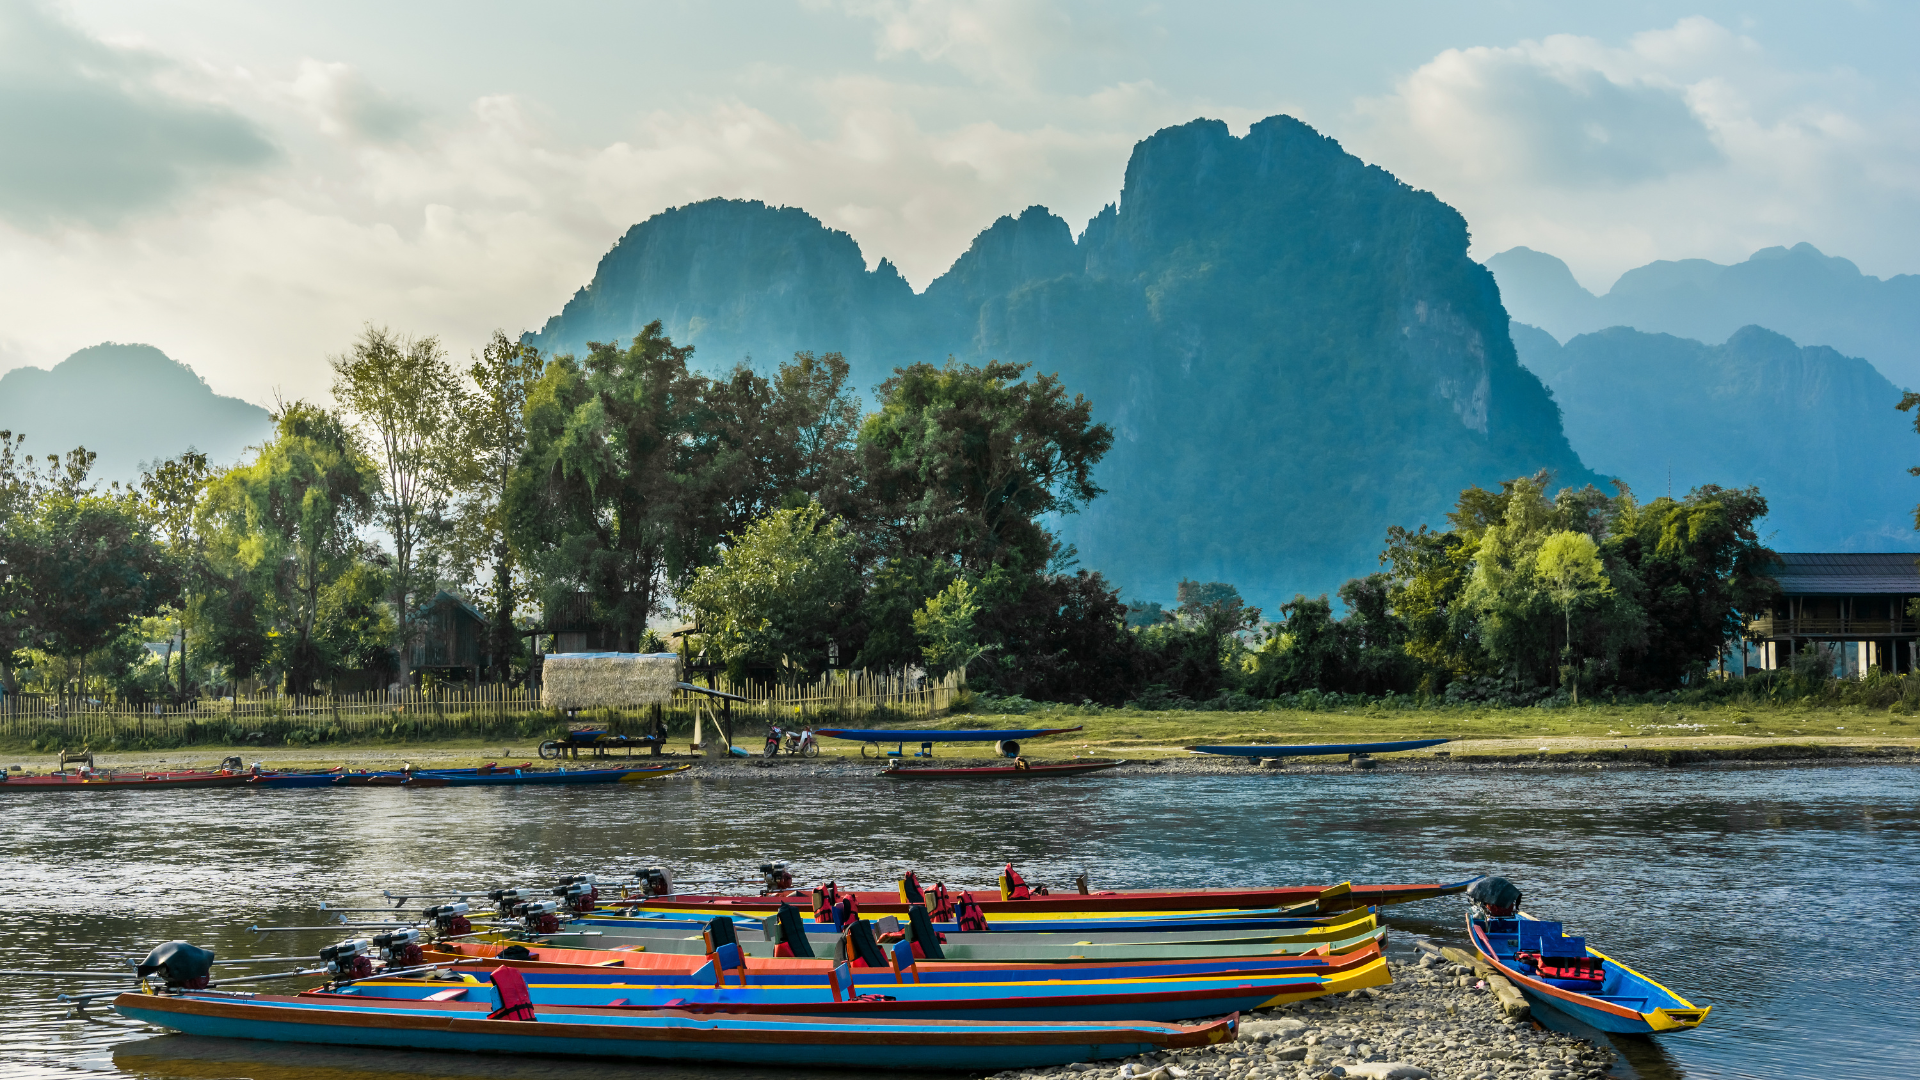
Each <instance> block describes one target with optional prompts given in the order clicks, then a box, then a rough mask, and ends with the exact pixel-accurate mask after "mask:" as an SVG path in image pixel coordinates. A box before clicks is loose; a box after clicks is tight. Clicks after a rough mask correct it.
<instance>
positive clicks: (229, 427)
mask: <svg viewBox="0 0 1920 1080" xmlns="http://www.w3.org/2000/svg"><path fill="white" fill-rule="evenodd" d="M271 427H272V422H271V420H270V419H269V417H268V414H267V410H265V409H263V408H261V407H260V406H258V405H254V404H252V403H251V402H246V401H242V400H240V399H239V398H232V397H225V396H223V395H220V394H216V393H214V391H213V389H212V388H211V387H209V386H208V385H207V383H206V381H205V380H204V379H202V378H201V377H200V376H198V375H196V374H195V373H194V371H193V369H192V368H190V367H188V366H187V365H186V364H183V363H181V362H180V361H178V360H175V359H173V358H171V357H169V356H168V355H167V354H166V353H164V352H161V351H160V350H159V349H156V348H154V347H153V346H151V345H136V344H119V343H116V342H105V343H103V344H100V345H94V346H92V347H90V348H85V349H81V350H80V351H78V352H76V353H74V354H73V355H71V356H69V357H67V358H66V359H65V360H62V361H61V362H60V363H58V364H56V365H54V366H53V368H52V369H51V370H48V369H45V368H31V367H26V368H14V369H13V370H11V371H8V372H7V373H6V374H4V375H0V430H8V431H12V432H14V433H15V434H17V435H18V434H24V435H26V437H27V442H26V446H25V450H26V452H27V453H30V454H33V455H35V456H36V457H37V456H40V455H43V454H50V453H57V454H65V453H66V452H67V451H68V450H71V449H73V448H74V447H76V446H85V447H86V448H87V449H89V450H91V451H93V452H94V453H96V454H98V455H100V456H99V459H98V460H97V461H96V462H95V464H94V475H95V476H96V477H99V478H101V479H104V480H119V481H122V482H130V481H132V480H134V479H136V478H137V477H138V476H139V473H140V465H141V463H143V462H153V461H158V460H162V459H165V458H169V457H173V456H175V455H177V454H179V453H181V452H182V451H184V450H187V449H189V448H191V449H197V450H199V451H201V452H203V453H205V454H206V455H207V457H208V458H209V460H210V461H212V463H213V464H215V465H231V464H233V463H234V462H235V461H238V460H239V459H240V457H241V456H242V455H243V454H244V453H245V451H246V448H247V447H248V446H251V445H256V444H258V443H259V442H261V441H262V440H264V439H265V438H266V437H267V433H268V431H269V429H270V428H271Z"/></svg>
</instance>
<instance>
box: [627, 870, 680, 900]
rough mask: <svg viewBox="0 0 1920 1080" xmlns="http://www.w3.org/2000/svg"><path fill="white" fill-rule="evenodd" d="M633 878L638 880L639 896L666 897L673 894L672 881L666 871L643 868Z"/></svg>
mask: <svg viewBox="0 0 1920 1080" xmlns="http://www.w3.org/2000/svg"><path fill="white" fill-rule="evenodd" d="M635 876H636V877H638V878H639V879H640V895H641V896H645V897H653V896H666V895H668V894H669V893H671V892H673V879H672V878H671V877H668V876H667V872H666V870H665V869H663V868H661V867H658V866H648V867H644V868H642V869H641V870H640V872H639V873H638V874H636V875H635Z"/></svg>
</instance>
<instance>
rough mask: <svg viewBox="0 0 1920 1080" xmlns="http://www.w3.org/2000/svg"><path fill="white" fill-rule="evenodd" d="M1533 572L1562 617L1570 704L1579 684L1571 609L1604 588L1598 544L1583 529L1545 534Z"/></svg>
mask: <svg viewBox="0 0 1920 1080" xmlns="http://www.w3.org/2000/svg"><path fill="white" fill-rule="evenodd" d="M1534 573H1535V574H1536V575H1538V577H1539V579H1540V581H1541V583H1542V584H1543V585H1544V586H1545V587H1546V590H1547V596H1548V597H1549V598H1550V599H1551V600H1552V601H1553V602H1554V603H1555V604H1558V605H1559V606H1560V613H1561V617H1562V618H1563V619H1565V621H1566V635H1567V636H1566V644H1565V645H1563V646H1562V647H1561V649H1562V655H1563V656H1564V657H1565V658H1566V677H1565V678H1563V679H1562V682H1563V683H1564V684H1568V685H1570V686H1571V688H1572V691H1573V701H1574V704H1576V705H1577V704H1579V703H1580V684H1579V682H1578V680H1576V679H1574V678H1573V677H1572V676H1573V671H1574V663H1575V658H1574V655H1573V609H1574V606H1575V605H1577V604H1583V603H1585V602H1587V601H1588V600H1589V599H1591V598H1592V597H1595V596H1599V595H1604V594H1605V593H1606V592H1607V591H1608V585H1607V570H1606V567H1604V566H1602V565H1601V563H1600V547H1599V545H1597V544H1595V543H1594V542H1593V537H1591V536H1588V535H1587V534H1586V533H1583V532H1557V533H1554V534H1553V535H1552V536H1549V537H1547V538H1546V540H1545V541H1544V542H1542V543H1541V545H1540V550H1539V553H1538V554H1536V555H1535V556H1534Z"/></svg>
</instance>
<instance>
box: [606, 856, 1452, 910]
mask: <svg viewBox="0 0 1920 1080" xmlns="http://www.w3.org/2000/svg"><path fill="white" fill-rule="evenodd" d="M1012 870H1013V868H1012V867H1011V866H1009V867H1007V872H1004V873H1003V874H1002V877H1001V880H1002V884H1001V891H1000V897H999V898H994V899H982V900H979V901H978V903H979V906H980V909H981V911H982V912H983V913H984V914H986V915H987V916H989V917H990V918H992V919H993V920H996V921H998V920H1007V921H1019V920H1023V919H1061V918H1069V919H1088V918H1098V917H1100V916H1102V915H1107V914H1115V913H1119V914H1126V915H1130V916H1139V915H1142V914H1148V913H1152V914H1158V915H1164V916H1175V915H1186V916H1192V915H1196V914H1200V913H1208V914H1225V915H1233V914H1237V913H1239V912H1241V911H1244V910H1246V909H1271V908H1286V907H1297V906H1300V905H1311V906H1312V908H1313V910H1315V911H1318V912H1322V913H1326V912H1335V911H1346V910H1348V909H1350V908H1362V907H1374V906H1379V905H1385V904H1403V903H1407V902H1408V901H1412V900H1426V899H1429V898H1432V897H1436V896H1447V895H1451V894H1454V893H1461V892H1465V891H1466V889H1467V886H1468V885H1469V884H1470V883H1471V880H1472V879H1469V880H1467V881H1459V882H1454V883H1451V884H1437V883H1436V884H1415V885H1355V884H1353V883H1351V882H1342V883H1341V884H1338V885H1331V886H1318V885H1296V886H1277V887H1270V888H1253V889H1127V890H1118V889H1113V890H1101V891H1098V892H1088V893H1062V894H1059V895H1046V894H1042V893H1040V892H1038V891H1037V890H1032V889H1030V888H1029V887H1028V886H1027V883H1026V882H1025V881H1024V880H1023V879H1020V878H1019V877H1018V875H1017V874H1014V873H1012ZM1010 879H1011V880H1010ZM837 895H838V896H841V897H845V896H851V897H853V899H854V901H855V903H856V905H857V906H858V910H859V913H860V914H861V916H862V917H865V918H874V917H877V916H880V915H895V916H904V915H905V914H906V913H907V908H908V906H909V904H910V903H919V902H924V901H909V900H908V899H906V898H904V897H902V896H901V895H900V894H899V893H890V892H868V891H852V890H838V891H837ZM781 904H795V905H799V906H804V907H806V908H808V909H809V910H817V909H818V907H819V905H818V904H816V903H814V897H813V895H812V893H811V892H810V891H808V890H801V889H789V890H783V891H779V892H773V893H762V894H760V895H758V896H727V895H720V894H708V893H675V894H673V895H670V896H665V897H655V898H652V899H643V900H641V901H639V902H637V903H630V904H628V905H627V906H630V907H631V908H633V909H634V910H637V911H643V912H651V913H657V914H682V915H699V916H703V917H711V916H713V915H718V914H722V913H731V912H749V913H752V914H753V915H754V916H755V917H757V918H764V917H766V916H768V915H771V914H773V912H774V911H775V910H777V909H778V908H779V906H780V905H781Z"/></svg>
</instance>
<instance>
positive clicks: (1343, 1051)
mask: <svg viewBox="0 0 1920 1080" xmlns="http://www.w3.org/2000/svg"><path fill="white" fill-rule="evenodd" d="M1429 948H1430V946H1429ZM1388 966H1389V968H1390V970H1391V971H1392V973H1393V983H1392V984H1391V985H1388V986H1378V987H1371V988H1369V989H1365V990H1355V991H1353V992H1351V993H1348V994H1344V995H1341V996H1339V997H1336V998H1322V999H1319V1000H1315V1001H1305V1002H1299V1003H1296V1004H1292V1005H1285V1006H1281V1007H1279V1008H1276V1009H1263V1010H1261V1011H1259V1012H1255V1013H1248V1014H1246V1015H1244V1016H1242V1017H1241V1020H1240V1037H1239V1038H1238V1039H1237V1040H1236V1041H1234V1042H1229V1043H1222V1044H1220V1045H1218V1046H1209V1047H1203V1048H1199V1049H1192V1050H1179V1051H1174V1052H1172V1053H1165V1054H1149V1055H1144V1056H1141V1057H1134V1058H1128V1059H1126V1060H1125V1061H1102V1062H1098V1063H1092V1064H1089V1063H1078V1064H1073V1065H1068V1066H1066V1067H1064V1068H1058V1069H1026V1070H1016V1071H1011V1072H1002V1073H994V1074H992V1075H991V1076H990V1077H988V1078H987V1080H1323V1078H1331V1077H1365V1078H1368V1080H1421V1078H1431V1080H1521V1078H1525V1080H1597V1078H1599V1077H1603V1076H1606V1075H1607V1070H1608V1069H1609V1068H1610V1067H1611V1066H1612V1065H1613V1064H1614V1061H1615V1059H1616V1055H1615V1053H1614V1051H1613V1050H1612V1049H1611V1048H1610V1047H1606V1046H1596V1045H1594V1044H1593V1043H1590V1042H1587V1041H1585V1040H1583V1039H1579V1038H1575V1037H1573V1036H1571V1035H1566V1034H1563V1033H1560V1032H1556V1031H1550V1030H1547V1029H1545V1028H1542V1027H1540V1026H1539V1025H1538V1024H1536V1023H1534V1022H1533V1021H1532V1020H1530V1019H1525V1018H1523V1017H1517V1016H1510V1015H1508V1012H1509V1010H1508V1009H1506V1008H1504V1007H1503V1006H1502V1004H1501V1002H1500V1001H1499V999H1498V998H1497V997H1496V996H1495V994H1494V992H1493V991H1492V990H1490V989H1487V988H1486V984H1485V981H1484V980H1482V979H1480V978H1479V977H1478V976H1476V975H1475V974H1474V973H1473V970H1472V969H1471V968H1468V967H1466V966H1464V965H1461V964H1456V963H1453V962H1452V961H1450V960H1446V959H1443V958H1441V957H1439V956H1437V955H1433V954H1431V953H1429V952H1422V953H1421V954H1420V959H1419V960H1417V961H1409V962H1389V965H1388Z"/></svg>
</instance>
